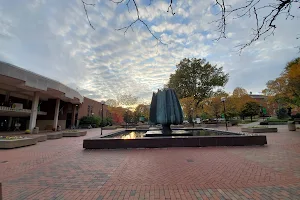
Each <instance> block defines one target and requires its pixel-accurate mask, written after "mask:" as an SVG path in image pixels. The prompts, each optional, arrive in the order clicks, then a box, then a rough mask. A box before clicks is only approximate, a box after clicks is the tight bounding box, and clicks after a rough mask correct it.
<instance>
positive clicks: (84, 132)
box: [79, 131, 87, 136]
mask: <svg viewBox="0 0 300 200" xmlns="http://www.w3.org/2000/svg"><path fill="white" fill-rule="evenodd" d="M79 133H80V136H85V135H86V134H87V131H79Z"/></svg>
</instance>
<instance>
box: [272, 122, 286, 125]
mask: <svg viewBox="0 0 300 200" xmlns="http://www.w3.org/2000/svg"><path fill="white" fill-rule="evenodd" d="M286 124H287V122H268V125H286Z"/></svg>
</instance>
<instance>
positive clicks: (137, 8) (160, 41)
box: [111, 0, 175, 45]
mask: <svg viewBox="0 0 300 200" xmlns="http://www.w3.org/2000/svg"><path fill="white" fill-rule="evenodd" d="M111 1H112V2H114V3H117V4H120V3H122V2H124V0H120V1H117V2H116V1H113V0H111ZM131 1H132V3H133V4H134V7H135V11H136V17H137V19H136V20H134V21H133V22H131V23H130V24H129V25H128V26H125V27H123V28H118V29H116V30H118V31H120V30H124V35H125V34H126V32H127V31H128V29H129V28H131V29H132V31H133V27H132V26H133V25H134V24H135V23H137V22H141V23H142V24H143V25H144V26H145V27H146V28H147V30H148V32H149V33H150V34H151V35H152V36H153V37H154V38H155V39H156V40H157V41H158V42H159V43H161V44H163V45H167V44H166V43H164V42H162V40H161V39H160V38H159V37H157V36H156V35H155V34H154V33H153V32H152V31H151V29H150V28H149V26H148V25H147V23H146V22H145V21H144V20H142V19H141V16H140V11H139V7H138V5H137V3H136V0H128V2H127V3H126V5H127V8H128V11H129V6H128V4H129V2H131ZM150 3H151V1H150ZM171 3H172V0H171ZM170 5H171V4H170ZM171 8H172V7H171ZM172 12H173V9H172ZM174 14H175V13H174Z"/></svg>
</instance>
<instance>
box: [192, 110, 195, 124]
mask: <svg viewBox="0 0 300 200" xmlns="http://www.w3.org/2000/svg"><path fill="white" fill-rule="evenodd" d="M191 111H192V122H193V128H195V122H194V108H191Z"/></svg>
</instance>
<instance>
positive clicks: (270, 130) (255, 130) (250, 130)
mask: <svg viewBox="0 0 300 200" xmlns="http://www.w3.org/2000/svg"><path fill="white" fill-rule="evenodd" d="M241 130H242V132H248V133H276V132H278V130H277V128H264V127H262V128H242V129H241Z"/></svg>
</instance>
